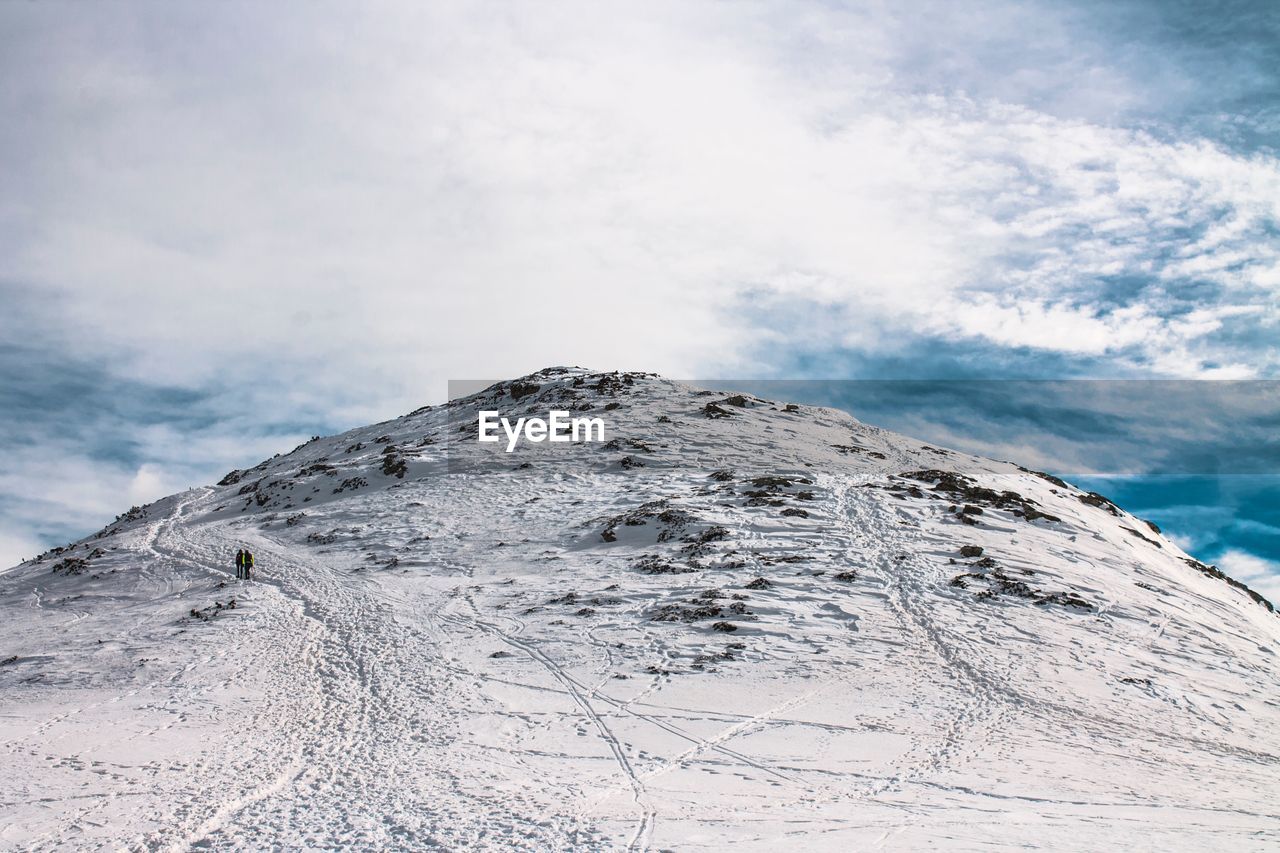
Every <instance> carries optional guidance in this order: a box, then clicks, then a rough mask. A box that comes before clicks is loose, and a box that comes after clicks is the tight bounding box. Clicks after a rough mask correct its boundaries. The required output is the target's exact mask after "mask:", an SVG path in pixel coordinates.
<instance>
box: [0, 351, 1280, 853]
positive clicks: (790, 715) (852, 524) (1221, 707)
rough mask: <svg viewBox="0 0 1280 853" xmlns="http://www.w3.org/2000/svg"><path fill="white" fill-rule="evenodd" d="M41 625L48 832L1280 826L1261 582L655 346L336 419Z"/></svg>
mask: <svg viewBox="0 0 1280 853" xmlns="http://www.w3.org/2000/svg"><path fill="white" fill-rule="evenodd" d="M482 410H496V411H500V412H501V413H502V414H503V415H505V416H507V417H509V418H511V419H512V420H514V419H515V418H516V417H518V416H531V417H532V416H539V417H546V415H547V413H548V412H549V411H550V410H568V411H571V412H573V413H574V414H575V415H581V416H584V417H599V418H601V420H602V421H603V422H604V423H605V425H606V428H607V435H606V439H607V440H605V441H603V442H580V443H555V444H553V443H533V442H529V441H524V442H521V443H520V444H519V445H518V446H517V447H516V448H515V449H514V451H513V452H511V453H508V452H506V446H505V441H504V442H498V443H480V442H478V441H477V440H476V434H477V418H478V412H480V411H482ZM246 547H247V548H249V549H250V550H252V551H253V552H254V553H255V555H256V562H257V576H256V578H255V579H254V580H253V581H251V582H247V583H245V582H238V581H236V580H235V579H234V567H233V556H234V554H235V552H236V551H237V549H239V548H246ZM0 619H2V620H3V625H4V630H3V632H2V633H0V744H2V749H3V752H2V753H0V755H2V759H0V846H2V847H4V848H7V849H54V848H94V849H96V848H101V847H107V848H129V849H134V848H161V849H188V848H190V847H212V848H217V849H235V848H244V849H262V848H264V847H285V848H291V849H297V848H326V849H330V848H335V847H343V848H352V849H369V850H385V849H397V848H403V849H424V848H437V847H438V848H445V849H493V850H505V849H528V850H564V849H623V848H626V849H636V850H640V849H652V850H663V849H671V850H682V851H683V850H709V849H723V848H726V847H729V846H730V845H732V846H734V848H735V849H746V850H779V849H790V848H792V847H800V846H801V845H803V846H804V847H805V848H806V849H810V850H856V849H881V848H883V849H900V850H915V849H921V848H924V847H926V846H936V847H945V848H958V849H975V848H982V849H992V850H1001V849H1014V848H1017V849H1025V848H1027V847H1040V848H1048V849H1081V850H1091V849H1100V848H1103V847H1104V846H1105V847H1108V848H1116V849H1159V850H1171V849H1185V850H1207V849H1220V850H1228V849H1229V850H1233V851H1239V850H1263V849H1275V848H1276V846H1277V845H1280V806H1278V805H1277V794H1278V793H1280V745H1278V744H1277V741H1276V738H1277V732H1280V698H1278V697H1277V686H1278V685H1280V678H1278V677H1277V676H1278V672H1280V668H1278V666H1277V654H1278V653H1280V618H1278V617H1277V615H1276V614H1275V613H1274V612H1273V611H1272V608H1271V607H1270V605H1269V604H1268V603H1267V602H1265V601H1264V600H1262V599H1261V597H1260V596H1257V595H1256V594H1253V593H1251V592H1250V591H1249V590H1247V589H1246V588H1243V587H1242V586H1241V585H1239V584H1237V583H1235V582H1234V581H1232V580H1231V579H1229V578H1227V577H1225V576H1224V575H1222V574H1221V573H1220V572H1218V571H1217V570H1216V569H1214V568H1212V567H1209V566H1205V565H1202V564H1200V563H1198V562H1196V561H1195V560H1193V559H1192V558H1190V557H1189V556H1188V555H1186V554H1185V553H1183V552H1182V551H1181V550H1179V548H1178V547H1177V546H1176V545H1174V544H1173V543H1172V542H1171V541H1169V540H1168V539H1166V538H1165V537H1163V536H1162V535H1161V534H1160V532H1159V531H1158V530H1157V529H1155V527H1154V526H1153V525H1150V524H1147V523H1145V522H1143V521H1142V520H1140V519H1137V518H1135V517H1133V516H1131V515H1129V514H1128V513H1126V512H1125V511H1123V510H1122V509H1120V508H1118V507H1116V506H1114V505H1112V504H1111V503H1110V502H1109V501H1107V500H1106V499H1105V498H1103V497H1102V496H1099V495H1094V494H1088V493H1084V492H1081V491H1080V490H1078V489H1076V488H1074V487H1072V486H1070V485H1068V484H1067V483H1064V482H1062V481H1060V480H1057V479H1055V478H1053V477H1051V476H1048V475H1044V474H1038V473H1036V472H1033V471H1028V470H1025V469H1022V468H1019V467H1017V466H1016V465H1014V464H1011V463H1006V462H995V461H991V460H988V459H982V458H978V457H974V456H970V455H966V454H960V453H956V452H952V451H949V450H945V449H942V448H934V447H928V446H924V445H922V444H921V443H920V442H918V441H913V440H911V439H909V438H906V437H903V436H900V435H895V434H892V433H889V432H886V431H883V430H880V429H876V428H874V427H870V426H867V425H864V424H861V423H859V422H857V421H856V420H854V419H853V418H851V417H849V416H848V415H847V414H844V413H842V412H838V411H833V410H828V409H817V408H811V407H807V406H796V405H790V404H787V403H786V401H765V400H760V399H756V398H754V397H748V396H742V395H726V394H723V393H714V392H709V391H699V390H696V389H693V388H690V387H687V386H682V385H679V384H677V383H673V382H669V381H666V380H663V379H660V378H657V377H655V376H653V375H651V374H617V373H610V374H599V373H590V372H588V371H585V370H580V369H565V368H553V369H548V370H545V371H542V372H540V373H537V374H533V375H531V376H527V377H524V378H522V379H520V380H516V381H514V382H507V383H501V384H499V385H495V386H493V387H491V388H489V389H487V390H485V391H483V392H481V393H479V394H477V395H473V396H471V397H467V398H463V399H459V400H455V401H453V402H451V403H449V404H447V405H442V406H437V407H428V408H424V409H421V410H418V411H416V412H413V413H411V414H409V415H407V416H405V417H403V418H399V419H397V420H394V421H390V422H387V423H383V424H377V425H374V426H370V427H366V428H362V429H357V430H353V431H351V432H348V433H345V434H343V435H339V436H334V437H329V438H317V439H315V440H313V441H311V442H309V443H307V444H305V445H303V446H302V447H299V448H297V449H296V450H294V451H293V452H291V453H288V454H285V455H281V456H277V457H275V458H272V459H269V460H267V461H265V462H263V463H261V464H260V465H258V466H256V467H255V468H252V469H249V470H245V471H234V472H232V473H230V474H228V475H227V477H226V478H224V479H223V480H222V482H221V483H219V484H218V485H216V486H211V487H208V488H203V489H198V490H194V491H190V492H187V493H184V494H180V495H175V496H173V497H170V498H166V499H163V500H160V501H157V502H156V503H154V504H151V505H149V506H146V507H141V508H134V509H133V510H130V511H129V512H127V513H125V514H124V515H123V516H121V518H119V519H118V520H117V522H116V523H115V524H112V525H111V526H109V527H108V528H107V529H105V530H104V531H102V532H101V533H99V534H97V535H96V536H93V537H90V538H88V539H86V540H84V541H82V542H79V543H76V544H74V545H71V546H69V547H67V548H65V549H55V551H54V552H50V553H49V554H46V555H42V557H41V558H40V559H38V560H35V561H32V562H30V563H26V564H23V565H21V566H19V567H16V568H14V569H12V570H10V571H8V572H6V573H4V574H2V575H0Z"/></svg>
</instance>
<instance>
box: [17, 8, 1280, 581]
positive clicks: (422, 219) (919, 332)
mask: <svg viewBox="0 0 1280 853" xmlns="http://www.w3.org/2000/svg"><path fill="white" fill-rule="evenodd" d="M1277 93H1280V7H1277V6H1276V5H1275V4H1274V3H1267V2H1256V3H1230V2H1227V3H1219V4H1213V5H1212V6H1211V7H1210V6H1206V5H1205V4H1192V3H1190V2H1186V3H1182V2H1170V0H1162V2H1124V0H1118V1H1117V2H1097V3H1094V2H1070V1H1069V0H1068V1H1067V2H1062V0H1055V2H1042V3H1037V2H1017V3H1005V2H981V0H979V2H967V3H963V4H955V3H946V2H936V3H935V2H910V0H906V2H894V3H888V2H885V3H877V2H870V3H850V4H845V3H836V2H808V1H807V0H787V2H780V0H779V1H778V2H768V1H767V0H766V1H765V2H744V3H732V4H730V3H720V2H716V3H703V2H696V0H682V2H671V3H665V2H653V3H644V4H635V3H629V4H615V3H610V2H584V3H567V2H539V3H528V4H523V3H486V2H474V3H465V4H464V3H452V2H449V3H433V2H403V3H392V2H374V3H368V4H359V5H358V6H357V5H355V4H349V3H329V2H323V0H316V2H307V3H302V2H281V3H271V4H263V3H238V2H230V1H229V2H222V3H217V4H208V3H195V2H188V3H161V2H110V3H95V4H76V5H72V4H66V3H61V2H30V3H5V4H0V110H2V113H0V114H3V115H4V117H5V119H4V121H2V122H0V163H3V168H0V305H3V311H0V442H3V448H4V452H3V454H0V565H7V564H10V563H12V562H15V561H17V560H18V559H21V558H23V557H27V556H32V555H33V554H34V553H36V552H37V551H39V550H43V548H44V547H47V546H48V545H51V544H57V543H59V542H61V541H65V540H66V539H68V538H72V537H75V536H80V535H83V534H85V533H87V532H90V531H92V530H94V529H97V528H98V527H100V526H101V525H102V524H104V523H106V522H108V521H110V520H111V518H112V517H114V516H115V514H117V513H119V512H121V511H123V510H124V509H126V508H127V507H128V505H130V504H133V503H141V502H145V501H148V500H151V499H154V498H156V497H159V496H161V495H164V494H167V493H170V492H173V491H176V490H179V489H182V488H185V487H187V486H189V485H196V484H200V483H206V482H209V481H211V480H215V479H217V478H218V477H219V476H221V474H222V473H224V472H225V471H226V470H228V469H230V468H233V467H239V466H243V465H246V464H252V463H254V462H256V461H258V460H260V459H262V458H264V457H267V456H270V455H271V454H272V453H275V452H279V451H287V450H289V449H290V448H292V447H293V446H294V445H296V444H297V443H299V442H300V441H302V440H305V439H306V438H308V437H310V436H311V435H314V434H321V433H329V432H334V431H338V430H341V429H345V428H348V427H351V426H355V425H358V424H363V423H367V422H373V421H378V420H382V419H386V418H389V417H393V416H395V415H398V414H401V413H404V412H407V411H410V410H412V409H414V408H417V407H418V406H420V405H423V404H425V403H432V402H438V401H440V400H442V399H444V397H445V394H446V383H447V380H449V379H459V378H475V377H494V378H498V377H509V376H515V375H520V374H524V373H528V372H531V371H533V370H537V369H539V368H542V367H546V366H549V365H554V364H581V365H587V366H592V367H598V368H602V369H613V368H626V369H642V370H653V371H658V372H661V373H663V374H665V375H670V376H677V377H679V376H721V377H724V376H738V377H754V378H772V379H804V378H826V379H883V378H899V379H901V378H924V379H997V378H998V379H1005V378H1023V379H1077V378H1093V379H1116V378H1129V379H1154V378H1159V379H1197V380H1205V379H1214V380H1239V379H1274V378H1276V374H1277V371H1278V362H1280V353H1278V350H1277V347H1276V343H1275V342H1276V341H1277V340H1280V329H1278V328H1277V321H1278V318H1280V306H1278V301H1277V293H1278V292H1280V153H1278V152H1277V150H1276V147H1275V146H1276V145H1277V140H1278V139H1280V95H1278V94H1277ZM855 414H856V412H855ZM1100 473H1103V474H1105V473H1108V472H1100ZM1263 473H1275V472H1263ZM1188 494H1190V493H1188ZM1196 494H1197V495H1198V497H1197V498H1196V499H1197V500H1210V501H1211V500H1212V495H1209V493H1205V492H1197V493H1196ZM1206 495H1208V496H1206ZM1196 505H1197V506H1198V505H1199V504H1196ZM1205 506H1209V508H1213V506H1217V505H1210V504H1206V505H1205ZM1218 509H1219V511H1221V507H1220V506H1219V507H1218ZM1251 541H1252V540H1248V539H1247V538H1243V539H1240V540H1239V541H1236V540H1235V539H1233V540H1232V542H1231V544H1230V548H1232V549H1235V551H1238V552H1239V554H1238V555H1237V556H1236V557H1235V560H1236V562H1237V564H1238V565H1240V566H1245V565H1248V566H1251V567H1252V568H1253V569H1257V570H1258V571H1262V572H1264V573H1265V572H1267V571H1271V570H1273V569H1274V570H1276V571H1280V563H1276V562H1275V561H1276V560H1280V555H1276V554H1270V555H1269V554H1267V553H1264V552H1263V551H1260V550H1259V549H1258V548H1257V547H1255V545H1251V544H1250V542H1251ZM1255 544H1256V543H1255ZM1225 548H1226V546H1224V549H1225ZM1224 553H1225V550H1224ZM1233 553H1234V552H1233ZM1251 561H1252V562H1251Z"/></svg>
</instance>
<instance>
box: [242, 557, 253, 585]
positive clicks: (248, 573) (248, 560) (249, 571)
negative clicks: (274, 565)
mask: <svg viewBox="0 0 1280 853" xmlns="http://www.w3.org/2000/svg"><path fill="white" fill-rule="evenodd" d="M244 579H245V580H253V552H252V551H245V552H244Z"/></svg>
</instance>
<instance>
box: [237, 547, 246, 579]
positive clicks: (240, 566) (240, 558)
mask: <svg viewBox="0 0 1280 853" xmlns="http://www.w3.org/2000/svg"><path fill="white" fill-rule="evenodd" d="M244 555H245V550H244V549H243V548H241V549H240V550H239V551H236V580H243V579H244Z"/></svg>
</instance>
